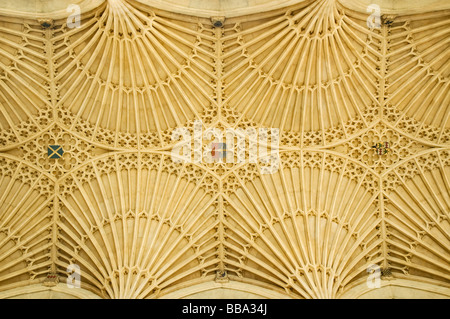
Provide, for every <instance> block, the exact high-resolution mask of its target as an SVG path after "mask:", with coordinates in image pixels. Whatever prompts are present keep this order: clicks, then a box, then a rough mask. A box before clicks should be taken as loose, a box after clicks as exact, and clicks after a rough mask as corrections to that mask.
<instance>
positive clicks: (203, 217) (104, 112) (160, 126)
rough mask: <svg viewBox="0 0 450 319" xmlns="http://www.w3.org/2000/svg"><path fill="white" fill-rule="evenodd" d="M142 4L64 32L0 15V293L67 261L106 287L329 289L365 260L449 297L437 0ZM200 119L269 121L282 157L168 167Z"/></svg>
mask: <svg viewBox="0 0 450 319" xmlns="http://www.w3.org/2000/svg"><path fill="white" fill-rule="evenodd" d="M343 3H344V4H345V3H346V2H345V1H344V2H343ZM148 4H149V3H147V4H146V2H145V1H139V2H137V1H122V0H109V1H105V2H101V3H99V4H98V5H97V6H96V7H95V8H93V9H92V10H90V11H89V12H85V13H83V16H82V18H83V19H82V21H81V27H80V28H73V29H70V28H68V27H67V25H66V20H65V19H59V20H58V19H56V20H54V21H52V23H53V24H52V26H51V27H50V28H43V27H42V26H41V25H40V24H39V23H38V22H37V20H36V19H31V18H26V17H21V18H17V17H14V16H9V15H3V16H1V17H0V34H1V35H0V42H1V46H0V71H1V73H0V290H1V291H8V290H10V289H16V288H17V287H23V286H29V285H32V284H36V283H41V282H42V281H43V280H44V279H45V278H46V277H47V275H48V274H50V273H55V274H57V275H59V276H61V278H63V277H65V276H66V268H67V266H68V265H69V264H78V265H79V266H80V267H81V271H82V288H84V289H86V290H87V291H90V292H92V293H94V294H96V295H98V296H100V297H102V298H160V297H164V296H169V295H170V294H171V293H174V292H176V291H181V289H187V287H190V286H193V285H196V284H200V283H205V282H213V281H214V280H215V279H216V273H217V272H218V271H219V272H221V273H224V272H225V271H226V277H227V278H226V279H227V280H229V281H230V282H240V283H247V284H251V285H254V286H257V287H261V289H267V290H268V291H273V292H274V293H277V294H278V295H276V296H286V297H291V298H338V297H341V296H345V294H346V293H347V292H348V291H349V289H350V287H353V286H355V285H357V284H358V283H365V281H366V278H367V271H366V270H367V267H368V266H369V265H371V264H378V265H380V266H381V268H382V270H383V281H388V280H395V279H402V280H403V279H404V280H407V281H408V282H415V283H423V285H435V286H436V287H440V289H444V290H443V292H442V295H443V296H446V297H447V298H448V297H450V271H449V269H450V254H449V252H450V223H449V222H450V221H449V216H450V93H449V92H450V91H449V73H450V50H449V39H450V13H449V11H448V10H447V11H446V10H441V11H435V12H429V13H421V14H417V15H409V16H406V15H400V14H399V15H395V16H392V17H389V19H392V20H393V23H391V24H386V23H384V24H383V26H382V27H381V29H369V28H368V27H367V25H366V19H367V14H366V13H361V12H357V11H353V10H351V9H349V8H347V7H346V6H344V5H342V4H341V3H340V2H338V1H335V0H318V1H304V2H300V3H298V4H296V5H290V6H288V7H286V8H283V9H277V10H274V11H270V12H265V13H260V14H254V15H249V16H245V17H240V16H234V17H230V18H228V19H226V20H225V24H224V26H223V27H222V28H218V27H217V28H214V27H213V25H212V24H211V21H210V20H209V19H206V18H203V17H194V16H182V15H176V14H174V13H170V12H167V11H164V10H161V9H155V8H152V7H150V6H148ZM385 18H386V17H385ZM386 19H387V18H386ZM383 22H384V20H383ZM195 120H201V121H202V123H203V126H204V127H203V128H204V129H206V128H208V127H217V128H222V129H224V128H238V127H240V128H247V127H254V128H260V127H271V128H279V129H280V160H281V163H280V167H279V169H278V171H277V172H275V173H273V174H261V173H260V170H259V166H260V163H248V162H246V163H235V164H226V163H212V164H205V163H192V164H177V163H175V162H173V161H172V159H171V153H170V150H171V149H172V146H173V145H174V143H175V142H174V141H172V140H171V133H172V132H173V131H174V130H175V129H176V128H180V127H187V128H189V129H190V130H192V129H193V125H194V121H195ZM384 142H389V148H390V152H389V153H387V154H384V155H378V154H377V153H376V150H375V149H374V148H373V145H376V144H377V143H384ZM53 145H59V146H61V150H62V151H63V154H62V155H61V157H60V158H52V156H49V155H52V154H50V153H48V149H49V147H52V146H53ZM54 152H57V150H54ZM56 157H58V156H56ZM219 281H220V280H219ZM223 285H226V284H223ZM411 287H412V286H411ZM240 289H241V288H240ZM242 289H244V288H242ZM274 296H275V295H274Z"/></svg>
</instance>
